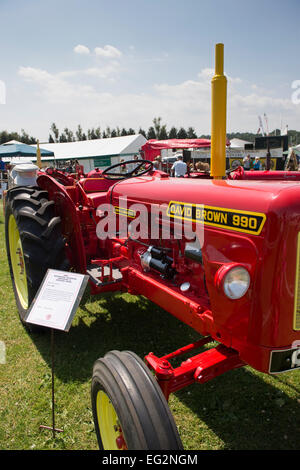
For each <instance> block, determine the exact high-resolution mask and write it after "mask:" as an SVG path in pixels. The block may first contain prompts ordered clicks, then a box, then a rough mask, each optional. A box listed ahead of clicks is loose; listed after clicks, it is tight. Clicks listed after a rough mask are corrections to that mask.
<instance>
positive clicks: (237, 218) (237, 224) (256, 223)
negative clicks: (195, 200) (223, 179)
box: [167, 201, 266, 235]
mask: <svg viewBox="0 0 300 470" xmlns="http://www.w3.org/2000/svg"><path fill="white" fill-rule="evenodd" d="M167 215H168V216H169V217H172V218H174V219H180V220H190V221H192V222H198V223H201V224H204V225H208V226H212V227H220V228H226V229H229V230H235V231H237V232H244V233H251V234H252V235H259V234H260V232H261V231H262V228H263V226H264V223H265V221H266V215H265V214H263V213H259V212H249V211H240V210H235V209H226V208H224V207H214V206H206V205H203V204H191V203H187V202H178V201H170V202H169V205H168V209H167Z"/></svg>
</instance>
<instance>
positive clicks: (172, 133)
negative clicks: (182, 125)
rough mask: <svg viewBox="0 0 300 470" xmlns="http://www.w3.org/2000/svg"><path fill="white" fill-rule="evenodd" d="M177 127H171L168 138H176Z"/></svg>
mask: <svg viewBox="0 0 300 470" xmlns="http://www.w3.org/2000/svg"><path fill="white" fill-rule="evenodd" d="M177 133H178V132H177V129H176V127H171V129H170V131H169V136H168V137H169V139H177Z"/></svg>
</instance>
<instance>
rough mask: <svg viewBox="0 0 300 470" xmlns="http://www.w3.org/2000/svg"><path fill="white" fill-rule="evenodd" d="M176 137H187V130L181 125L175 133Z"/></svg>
mask: <svg viewBox="0 0 300 470" xmlns="http://www.w3.org/2000/svg"><path fill="white" fill-rule="evenodd" d="M177 138H178V139H187V138H188V136H187V132H186V130H185V129H184V128H183V127H181V128H180V129H179V131H178V134H177Z"/></svg>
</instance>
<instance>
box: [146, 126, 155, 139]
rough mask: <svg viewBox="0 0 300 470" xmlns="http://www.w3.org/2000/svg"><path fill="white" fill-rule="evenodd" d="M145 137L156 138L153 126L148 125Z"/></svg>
mask: <svg viewBox="0 0 300 470" xmlns="http://www.w3.org/2000/svg"><path fill="white" fill-rule="evenodd" d="M147 139H148V140H150V139H156V133H155V129H154V127H153V126H150V127H149V129H148V132H147Z"/></svg>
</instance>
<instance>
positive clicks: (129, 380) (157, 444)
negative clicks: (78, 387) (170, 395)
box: [91, 351, 182, 450]
mask: <svg viewBox="0 0 300 470" xmlns="http://www.w3.org/2000/svg"><path fill="white" fill-rule="evenodd" d="M91 398H92V409H93V417H94V423H95V430H96V434H97V439H98V444H99V448H100V449H101V450H182V444H181V440H180V437H179V434H178V431H177V428H176V425H175V422H174V419H173V417H172V414H171V412H170V409H169V407H168V404H167V401H166V399H165V397H164V395H163V393H162V391H161V389H160V387H159V385H158V383H157V382H156V380H155V378H154V377H153V375H152V374H151V372H150V371H149V369H148V368H147V367H146V365H145V364H144V362H143V361H142V360H141V359H140V358H139V357H138V356H137V355H136V354H134V353H133V352H130V351H123V352H120V351H110V352H109V353H107V354H106V355H105V356H104V358H100V359H98V360H97V361H96V362H95V364H94V369H93V378H92V388H91Z"/></svg>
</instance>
